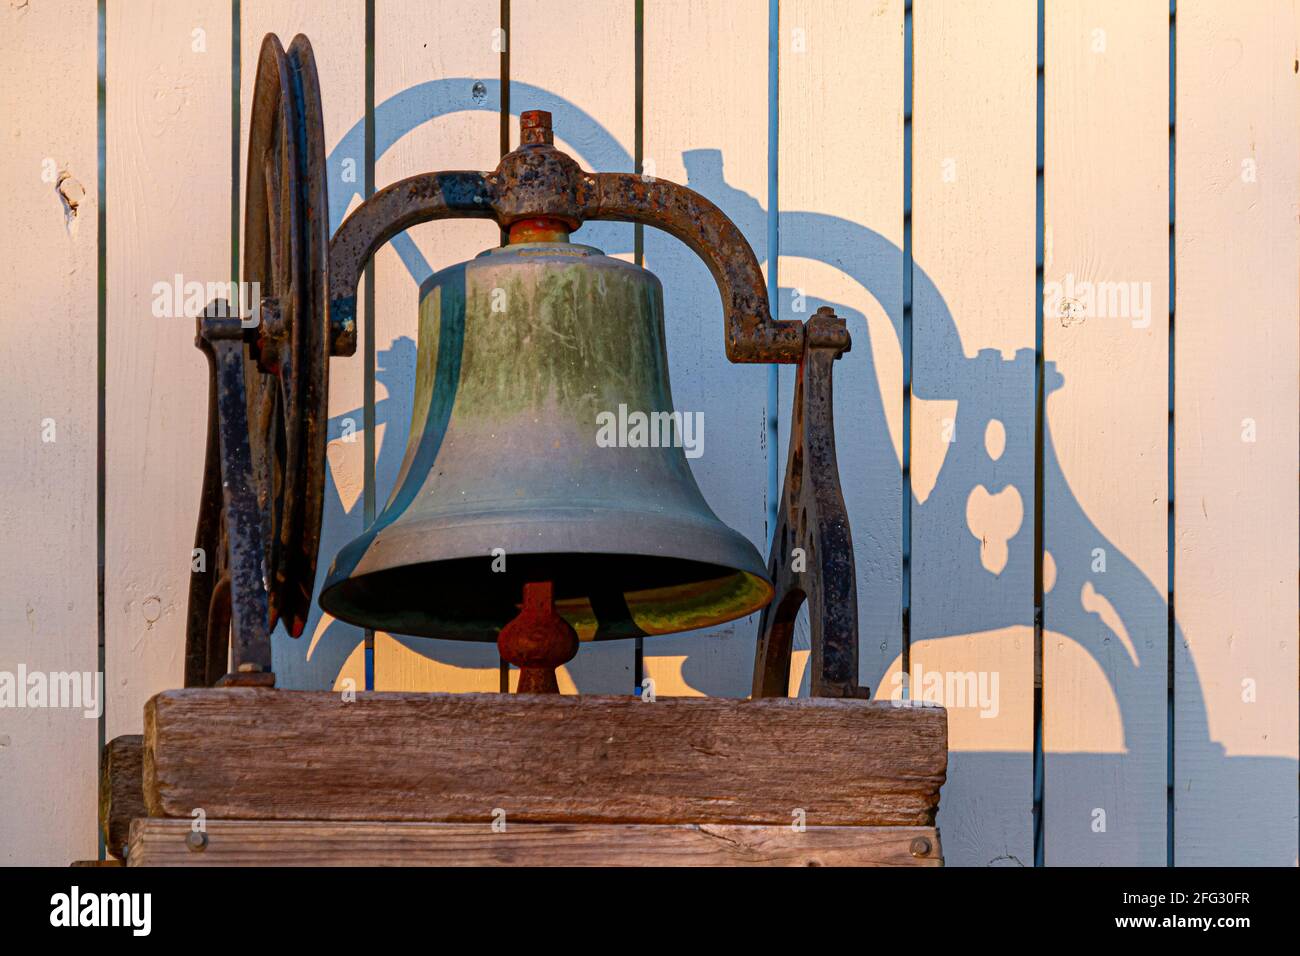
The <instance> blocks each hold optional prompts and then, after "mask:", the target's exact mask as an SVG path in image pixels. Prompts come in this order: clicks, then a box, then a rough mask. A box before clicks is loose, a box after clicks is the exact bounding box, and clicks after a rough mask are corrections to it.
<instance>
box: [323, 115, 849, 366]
mask: <svg viewBox="0 0 1300 956" xmlns="http://www.w3.org/2000/svg"><path fill="white" fill-rule="evenodd" d="M520 124H521V134H520V139H521V143H520V146H519V148H518V149H516V150H514V151H513V152H511V153H509V154H507V155H506V156H504V157H503V158H502V160H501V163H500V164H499V165H498V166H497V168H496V169H495V170H494V171H492V172H490V173H477V172H439V173H424V174H421V175H419V176H412V177H410V178H408V179H403V180H401V181H399V182H396V183H393V184H392V185H391V186H387V187H385V188H384V189H381V190H380V191H379V192H377V193H375V195H374V196H372V197H371V198H370V199H368V200H366V201H365V202H364V203H362V204H361V205H360V206H359V207H358V208H357V209H355V210H353V212H352V214H351V215H350V216H348V218H347V219H346V220H344V222H343V225H341V226H340V227H339V230H338V232H336V233H335V234H334V238H333V240H331V242H330V257H329V275H330V323H331V326H332V328H333V329H334V339H335V342H336V343H337V345H336V348H335V352H334V354H337V355H344V354H351V351H350V349H355V347H356V338H355V334H353V335H352V336H351V337H350V338H349V337H348V336H347V334H346V330H349V329H351V330H355V328H356V309H357V283H358V282H359V280H360V278H361V270H362V269H363V268H364V267H365V264H366V261H367V260H368V259H369V258H370V257H371V256H372V255H374V253H375V252H376V251H377V250H378V249H379V248H380V247H381V246H382V245H383V244H384V243H385V242H387V241H388V240H389V239H391V238H393V236H395V235H397V234H398V233H399V232H401V231H402V230H403V229H407V228H409V227H410V226H413V225H415V224H417V223H421V222H431V221H434V220H439V219H452V218H471V219H495V220H496V221H497V222H498V223H499V224H500V225H501V227H502V228H506V229H508V228H509V227H510V225H511V224H512V223H515V222H519V221H520V220H524V219H534V218H547V219H556V220H559V221H561V222H563V223H565V224H566V225H567V226H568V227H569V228H570V229H576V228H577V227H578V226H580V225H581V224H582V223H584V222H590V221H593V220H611V221H617V222H639V223H643V224H645V225H648V226H654V227H656V228H659V229H662V230H664V231H665V232H667V233H669V234H670V235H673V236H676V237H677V238H678V239H680V240H681V241H682V242H684V243H686V245H687V246H689V247H690V249H691V250H692V251H693V252H695V254H696V255H698V256H699V257H700V258H701V259H703V260H704V262H705V263H706V264H707V265H708V267H709V271H710V272H711V273H712V274H713V278H714V281H715V282H716V283H717V285H718V291H719V292H720V293H721V295H722V305H723V309H724V311H725V312H726V348H727V358H729V359H730V360H731V361H733V362H781V363H786V364H793V363H796V362H798V361H799V360H800V358H801V356H802V355H803V343H804V336H805V326H804V324H803V323H802V322H798V321H777V320H775V319H773V318H772V313H771V309H770V307H769V305H768V301H767V281H766V280H765V279H764V278H763V272H762V269H760V268H759V265H758V259H757V257H755V255H754V250H753V249H751V248H750V246H749V243H748V242H747V241H746V240H745V237H744V235H743V234H742V233H741V231H740V229H739V228H738V227H737V226H736V224H735V223H733V222H732V221H731V220H730V219H728V218H727V216H726V215H725V214H724V213H723V212H722V210H721V209H719V208H718V207H717V206H715V205H714V204H713V203H711V202H709V200H707V199H705V198H704V197H703V196H701V195H700V194H699V193H697V192H695V191H694V190H691V189H688V188H686V187H685V186H680V185H678V184H677V183H672V182H668V181H667V180H663V179H653V178H650V177H644V176H637V175H634V174H631V173H587V172H584V171H583V170H582V169H581V167H579V166H578V164H577V163H576V162H575V161H574V160H573V159H572V157H570V156H568V155H567V154H565V153H563V152H561V151H560V150H558V149H556V148H555V146H554V143H553V134H552V132H551V115H550V114H549V113H547V112H546V111H544V110H531V111H528V112H525V113H524V114H523V115H522V116H521V117H520ZM821 334H826V335H829V336H830V339H829V340H827V341H826V342H824V343H822V344H824V345H827V346H835V345H838V346H839V347H840V348H841V349H843V348H847V347H848V344H849V338H848V332H847V331H846V330H845V329H844V328H843V326H839V327H836V328H828V329H826V330H823V332H822V333H821Z"/></svg>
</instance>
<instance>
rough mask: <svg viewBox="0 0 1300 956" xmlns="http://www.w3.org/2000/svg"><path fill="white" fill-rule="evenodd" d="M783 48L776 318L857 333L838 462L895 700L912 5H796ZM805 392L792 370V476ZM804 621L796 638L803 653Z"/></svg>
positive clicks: (784, 29) (784, 401)
mask: <svg viewBox="0 0 1300 956" xmlns="http://www.w3.org/2000/svg"><path fill="white" fill-rule="evenodd" d="M780 37H781V40H780V63H781V70H780V74H781V89H780V97H779V101H780V108H781V117H780V138H781V151H780V173H779V176H778V182H779V185H780V202H779V207H780V208H779V212H780V223H781V229H780V249H781V261H780V270H779V274H778V281H779V289H778V292H777V301H776V302H774V303H773V309H774V310H776V311H779V312H780V317H781V318H783V319H798V320H800V321H803V320H806V319H807V318H808V316H809V315H811V314H812V313H813V312H815V311H816V310H817V308H818V307H819V306H822V305H830V306H832V307H833V308H834V309H835V310H836V313H837V314H838V315H839V316H841V317H842V318H844V319H846V320H847V322H848V325H849V333H850V334H851V335H852V336H853V348H852V350H851V351H850V352H848V353H846V354H845V355H843V356H842V357H841V358H840V360H839V361H838V362H836V363H835V373H834V374H835V419H836V449H835V453H836V456H837V458H838V460H839V469H840V482H841V485H842V487H843V491H844V504H845V507H846V508H847V509H848V514H849V520H850V522H851V523H852V530H853V558H854V561H855V563H856V566H857V577H858V632H859V641H858V679H859V681H860V682H861V683H863V684H865V685H866V686H869V687H870V688H871V689H872V691H873V692H874V693H875V694H876V696H878V697H880V696H885V697H888V696H889V693H890V690H891V689H892V688H891V687H889V686H884V687H882V686H881V684H882V681H883V679H884V675H885V673H886V672H887V670H888V669H889V665H890V664H891V663H893V662H894V661H896V660H897V659H898V657H899V654H900V653H901V651H902V572H903V538H902V516H903V502H902V488H903V483H902V470H901V458H902V438H903V353H902V348H901V332H902V325H903V262H902V248H903V190H902V188H901V184H902V181H903V0H874V2H872V3H871V4H867V5H864V4H862V3H860V2H858V0H833V2H826V0H815V2H813V0H797V2H785V3H782V4H781V22H780ZM863 50H870V51H871V55H870V56H863V55H862V51H863ZM793 391H794V368H793V366H784V367H782V369H781V387H780V401H781V409H780V413H779V414H780V418H779V421H778V423H777V424H778V429H779V435H780V451H779V455H778V459H777V461H778V465H779V469H780V474H781V475H782V477H784V473H785V464H786V454H787V448H788V445H787V441H788V432H789V427H790V403H791V399H792V396H793ZM806 615H807V609H806V608H805V609H804V610H802V611H801V612H800V615H799V622H798V625H797V627H798V630H797V631H796V635H795V643H796V647H797V648H798V649H799V650H800V651H804V652H805V653H806V649H807V647H808V643H807V631H806V630H805V627H806ZM794 670H796V669H795V668H792V671H794ZM791 676H792V682H793V679H794V674H793V673H792V675H791ZM804 676H805V677H806V675H804ZM803 683H805V684H806V683H807V682H806V680H805V681H804V682H803ZM805 692H806V691H805Z"/></svg>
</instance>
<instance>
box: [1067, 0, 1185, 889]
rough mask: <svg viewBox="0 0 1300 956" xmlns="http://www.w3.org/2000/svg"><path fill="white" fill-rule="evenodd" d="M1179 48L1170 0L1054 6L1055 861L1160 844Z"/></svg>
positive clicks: (1161, 854) (1145, 856)
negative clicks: (1171, 53) (1173, 63)
mask: <svg viewBox="0 0 1300 956" xmlns="http://www.w3.org/2000/svg"><path fill="white" fill-rule="evenodd" d="M1168 49H1169V4H1168V3H1167V2H1166V0H1142V2H1139V3H1134V2H1132V0H1074V2H1070V3H1053V4H1049V5H1048V6H1047V8H1046V23H1045V75H1046V83H1047V88H1046V93H1045V104H1046V107H1045V110H1046V119H1045V124H1046V125H1045V129H1046V137H1047V138H1046V146H1045V162H1046V169H1045V172H1044V184H1045V190H1046V196H1045V200H1044V203H1045V209H1046V225H1045V234H1046V236H1047V239H1046V241H1045V243H1044V257H1045V262H1044V296H1043V358H1044V362H1045V367H1046V381H1047V384H1046V391H1047V399H1046V417H1047V444H1046V454H1045V461H1046V472H1045V474H1044V478H1043V483H1044V521H1043V529H1044V530H1043V537H1044V550H1045V552H1046V557H1045V558H1044V562H1045V565H1046V571H1045V575H1044V583H1043V590H1044V598H1043V629H1044V638H1043V748H1044V751H1045V753H1044V758H1043V763H1044V775H1045V785H1044V811H1043V820H1044V827H1045V848H1046V862H1047V864H1048V865H1059V864H1068V865H1075V866H1078V865H1101V864H1104V865H1106V866H1115V865H1119V864H1125V865H1139V866H1152V865H1163V864H1164V862H1165V815H1166V814H1165V809H1166V804H1167V797H1166V792H1165V783H1166V756H1167V753H1166V730H1167V722H1166V710H1167V702H1168V685H1167V677H1168V675H1167V670H1168V669H1167V667H1166V663H1165V659H1166V654H1167V641H1166V634H1167V630H1168V608H1167V605H1166V602H1165V594H1166V590H1167V568H1168V557H1167V548H1166V544H1167V538H1168V505H1169V502H1168V494H1167V489H1168V457H1167V454H1166V453H1167V450H1168V449H1167V445H1168V431H1169V400H1168V399H1169V361H1168V359H1169V334H1168V332H1169V321H1168V316H1169V229H1168V219H1169V133H1168V125H1167V119H1168V115H1169V57H1168ZM1116 143H1123V144H1124V149H1123V152H1122V153H1117V152H1116V150H1115V144H1116Z"/></svg>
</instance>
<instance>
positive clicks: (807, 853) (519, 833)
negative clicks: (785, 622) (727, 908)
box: [130, 819, 943, 866]
mask: <svg viewBox="0 0 1300 956" xmlns="http://www.w3.org/2000/svg"><path fill="white" fill-rule="evenodd" d="M190 832H191V823H190V822H189V821H188V820H161V819H153V820H140V821H138V822H137V823H136V824H135V826H134V827H132V830H131V855H130V860H131V862H130V865H131V866H259V865H260V866H942V865H943V856H942V852H941V850H940V847H939V833H938V831H937V830H935V829H934V828H933V827H807V828H806V829H804V830H802V831H796V830H794V829H793V828H791V827H790V826H770V827H764V826H722V825H718V824H705V825H703V826H697V825H689V824H688V825H653V824H649V825H647V824H590V823H589V824H555V823H551V824H547V823H520V824H516V823H510V822H508V821H507V823H506V827H505V829H504V830H501V831H500V832H497V831H494V830H493V826H492V824H491V823H369V822H350V823H324V822H318V821H305V820H293V821H272V822H263V821H247V820H208V821H207V824H206V835H207V844H206V846H204V847H203V849H202V850H199V851H195V850H192V849H190V847H189V845H188V844H187V843H186V840H187V838H188V837H189V834H190Z"/></svg>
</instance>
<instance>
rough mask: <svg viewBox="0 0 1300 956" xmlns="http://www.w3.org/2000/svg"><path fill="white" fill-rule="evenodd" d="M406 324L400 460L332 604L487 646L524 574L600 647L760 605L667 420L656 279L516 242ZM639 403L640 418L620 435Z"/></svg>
mask: <svg viewBox="0 0 1300 956" xmlns="http://www.w3.org/2000/svg"><path fill="white" fill-rule="evenodd" d="M521 119H522V123H521V127H522V131H523V132H522V136H521V138H523V139H524V142H525V143H527V142H530V141H532V142H549V138H550V129H549V126H550V123H549V120H550V116H549V114H547V113H545V112H544V111H541V110H537V111H530V112H528V113H525V114H523V117H522V118H521ZM530 138H532V139H531V140H530ZM419 321H420V333H419V349H418V356H417V368H416V374H415V379H416V383H415V396H414V405H413V408H412V415H411V431H410V437H409V440H408V444H407V448H406V453H405V457H404V461H403V463H402V467H401V471H400V473H399V475H398V478H397V483H396V486H395V488H394V491H393V493H392V497H391V498H390V500H389V502H388V504H387V506H386V507H385V508H384V510H383V512H382V513H381V514H380V515H379V517H378V519H377V520H376V521H375V523H374V524H373V525H372V526H371V527H370V528H368V529H367V530H366V531H365V532H364V533H363V534H362V535H361V536H360V537H359V538H357V539H356V540H354V541H352V542H351V543H350V544H348V545H347V546H346V547H345V548H343V550H342V551H341V552H340V553H339V555H338V557H337V558H336V559H335V562H334V565H333V567H332V568H331V569H330V573H329V575H328V577H327V579H326V582H325V585H324V588H323V589H322V592H321V596H320V603H321V607H322V608H324V609H325V610H326V611H327V612H329V613H330V614H332V615H333V616H334V617H336V618H339V619H341V620H344V621H349V622H351V623H354V624H357V625H360V626H364V627H369V628H374V629H376V630H384V631H390V632H396V633H401V634H413V635H424V636H429V637H444V638H455V639H462V640H478V641H495V640H496V639H497V636H498V632H499V631H500V629H501V627H502V626H503V625H505V624H506V623H507V622H508V621H510V620H511V619H512V618H514V617H515V616H516V615H517V614H518V613H519V611H520V607H521V600H522V594H523V588H524V585H526V584H528V583H530V582H537V581H548V582H553V585H554V601H555V608H556V610H557V611H558V612H559V614H560V615H561V616H563V618H564V619H565V620H566V621H567V622H568V623H569V625H571V626H572V627H573V628H574V630H575V631H576V632H577V635H578V637H579V638H580V639H581V640H602V639H608V638H621V637H634V636H639V635H654V634H670V633H675V632H679V631H684V630H691V629H695V628H702V627H708V626H711V625H714V624H719V623H722V622H724V621H728V620H732V619H735V618H738V617H743V616H745V615H747V614H750V613H752V612H753V611H755V610H757V609H759V608H761V607H762V606H764V605H765V604H766V603H767V602H768V601H769V600H770V599H771V595H772V584H771V581H770V580H769V578H768V576H767V570H766V567H765V564H764V562H763V560H762V558H761V557H760V556H759V553H758V551H757V550H756V548H755V547H754V545H753V544H752V543H751V542H750V541H749V540H748V539H747V538H745V537H744V536H742V535H741V534H739V533H738V532H736V531H734V530H732V529H731V528H729V527H727V526H726V525H725V524H723V523H722V522H721V521H720V520H719V519H718V518H717V516H716V515H715V514H714V513H713V511H712V510H711V509H710V508H709V505H708V504H707V503H706V502H705V500H704V496H703V495H702V494H701V492H700V489H699V487H698V486H697V485H696V483H695V479H694V477H693V476H692V474H691V469H690V465H689V462H688V460H687V457H686V451H687V448H686V439H688V438H689V439H703V437H704V433H703V430H702V424H701V423H700V422H699V419H698V417H693V418H691V419H689V420H688V419H687V415H689V414H690V413H682V414H680V415H676V414H675V410H674V406H673V401H672V395H671V391H670V389H669V381H668V360H667V353H666V350H665V342H664V326H663V291H662V287H661V286H660V284H659V280H658V279H656V278H655V277H654V275H652V274H651V273H649V272H647V271H646V270H645V269H642V268H640V267H638V266H635V265H632V264H630V263H627V262H623V261H621V260H618V259H613V258H610V257H608V256H605V255H604V254H603V253H601V252H600V250H598V249H594V248H592V247H590V246H583V245H577V244H570V243H568V242H567V241H542V242H538V241H524V242H515V243H512V244H510V245H507V246H504V247H501V248H498V249H491V250H489V251H487V252H484V253H482V254H480V255H479V256H478V257H477V258H475V259H473V260H471V261H469V262H464V263H461V264H459V265H455V266H452V267H450V268H448V269H444V270H443V271H441V272H439V273H437V274H435V275H434V276H432V277H430V278H429V279H428V280H426V282H425V283H424V284H423V286H422V287H421V293H420V307H419ZM638 412H639V413H641V414H642V415H644V416H645V420H648V421H650V422H652V423H653V425H652V426H651V428H650V429H648V430H646V429H642V430H641V431H640V433H636V431H635V429H627V430H626V432H625V431H624V425H625V424H626V423H627V422H628V421H630V420H634V417H633V416H634V413H638ZM602 423H603V425H602ZM611 423H614V425H615V427H614V428H613V429H612V430H611V429H610V428H609V427H608V426H610V425H611ZM691 426H695V427H694V428H691V432H692V433H691V434H687V429H688V428H690V427H691ZM611 437H613V438H614V439H615V440H614V441H612V442H611V441H610V438H611ZM651 442H653V444H651ZM700 450H702V448H701V449H700ZM694 453H695V450H694V449H693V450H692V454H694Z"/></svg>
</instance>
